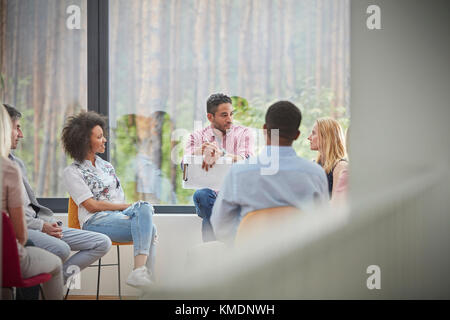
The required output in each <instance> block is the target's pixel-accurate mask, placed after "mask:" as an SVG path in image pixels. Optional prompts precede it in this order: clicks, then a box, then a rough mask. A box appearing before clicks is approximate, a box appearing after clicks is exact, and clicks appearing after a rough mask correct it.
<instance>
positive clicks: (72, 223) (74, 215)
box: [65, 197, 133, 300]
mask: <svg viewBox="0 0 450 320" xmlns="http://www.w3.org/2000/svg"><path fill="white" fill-rule="evenodd" d="M68 211H69V212H68V222H69V223H68V225H69V228H75V229H80V221H79V220H78V206H77V204H76V203H75V201H73V199H72V197H70V198H69V210H68ZM112 244H113V246H117V263H112V264H102V259H101V258H100V259H98V264H96V265H91V266H90V267H98V277H97V300H98V295H99V291H100V270H101V267H109V266H117V279H118V285H119V299H120V300H122V294H121V290H120V249H119V247H120V246H124V245H132V244H133V242H114V241H113V242H112ZM69 290H70V289H69V288H68V289H67V293H66V297H65V298H67V295H68V294H69Z"/></svg>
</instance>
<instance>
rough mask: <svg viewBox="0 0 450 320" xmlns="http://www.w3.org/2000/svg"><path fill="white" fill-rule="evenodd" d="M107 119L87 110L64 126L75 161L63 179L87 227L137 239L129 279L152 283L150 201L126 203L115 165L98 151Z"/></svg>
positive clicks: (102, 148) (118, 237) (153, 232)
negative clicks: (104, 158)
mask: <svg viewBox="0 0 450 320" xmlns="http://www.w3.org/2000/svg"><path fill="white" fill-rule="evenodd" d="M105 130H106V118H104V117H103V116H101V115H100V114H98V113H96V112H93V111H89V112H84V111H83V112H81V113H79V114H78V115H75V116H71V117H69V118H68V120H67V122H66V124H65V126H64V128H63V131H62V137H61V140H62V144H63V147H64V150H65V151H66V153H67V154H69V155H70V156H71V157H72V158H73V159H74V162H73V163H72V164H71V165H69V166H68V167H67V168H65V169H64V174H63V179H64V184H65V186H66V188H67V191H68V192H69V194H70V196H71V197H72V199H73V200H74V201H75V203H76V204H77V205H78V219H79V221H80V226H81V228H82V229H83V230H89V231H94V232H99V233H103V234H106V235H107V236H109V237H110V238H111V240H112V241H115V242H129V241H133V244H134V270H133V271H132V272H131V273H130V275H129V276H128V279H127V284H128V285H130V286H133V287H141V286H147V285H150V284H151V283H152V279H153V268H154V257H155V248H154V242H155V237H156V228H155V226H154V225H153V222H152V215H153V207H152V205H151V204H149V203H148V202H143V201H138V202H136V203H133V204H129V203H126V202H125V195H124V192H123V189H122V186H121V185H120V181H119V178H118V177H117V176H116V173H115V170H114V167H113V166H112V165H111V164H110V163H109V162H107V161H105V160H103V159H102V158H100V157H99V156H98V155H97V154H98V153H104V152H105V143H106V138H105V136H104V132H105Z"/></svg>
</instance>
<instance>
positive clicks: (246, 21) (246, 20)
mask: <svg viewBox="0 0 450 320" xmlns="http://www.w3.org/2000/svg"><path fill="white" fill-rule="evenodd" d="M243 6H244V8H243V10H244V15H243V18H242V20H241V28H240V36H239V61H238V70H239V71H238V75H239V79H238V94H239V96H241V97H243V98H245V99H248V98H249V94H250V91H249V82H250V81H251V78H250V76H251V75H250V70H249V69H250V59H251V57H250V55H249V52H251V51H250V50H249V46H250V45H251V43H252V42H251V23H252V8H253V3H252V2H250V1H246V2H243ZM250 49H251V48H250Z"/></svg>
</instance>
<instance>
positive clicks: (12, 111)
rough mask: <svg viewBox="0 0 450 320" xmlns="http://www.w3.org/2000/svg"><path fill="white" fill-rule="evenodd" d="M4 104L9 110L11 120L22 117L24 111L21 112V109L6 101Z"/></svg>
mask: <svg viewBox="0 0 450 320" xmlns="http://www.w3.org/2000/svg"><path fill="white" fill-rule="evenodd" d="M3 106H4V107H5V109H6V111H8V114H9V116H10V118H11V121H16V120H17V119H19V118H21V117H22V113H20V111H19V110H17V109H16V108H14V107H13V106H12V105H9V104H7V103H4V104H3Z"/></svg>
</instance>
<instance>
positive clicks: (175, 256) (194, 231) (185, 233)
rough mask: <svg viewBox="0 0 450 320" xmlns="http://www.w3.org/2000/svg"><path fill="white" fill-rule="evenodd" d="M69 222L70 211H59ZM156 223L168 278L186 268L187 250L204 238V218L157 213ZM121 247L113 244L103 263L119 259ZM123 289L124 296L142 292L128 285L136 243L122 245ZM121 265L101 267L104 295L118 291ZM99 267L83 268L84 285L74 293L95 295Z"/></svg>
mask: <svg viewBox="0 0 450 320" xmlns="http://www.w3.org/2000/svg"><path fill="white" fill-rule="evenodd" d="M57 216H58V218H59V219H60V220H61V221H63V223H64V225H67V215H65V214H60V215H57ZM154 223H155V225H156V226H157V228H158V236H159V242H158V244H157V255H156V266H155V269H156V272H155V273H156V276H157V280H158V281H161V282H165V281H167V280H168V278H169V277H170V276H171V275H172V274H173V273H180V272H182V271H183V269H184V267H185V263H186V254H187V252H188V250H189V249H190V248H192V247H193V246H195V245H197V244H199V243H201V242H202V240H201V220H200V218H199V217H198V216H197V215H194V214H156V215H155V216H154ZM116 252H117V250H116V247H115V246H113V247H112V248H111V250H110V251H109V253H108V254H107V255H106V256H105V257H104V258H103V259H102V263H116V261H117V260H116V259H117V254H116ZM120 261H121V280H122V281H121V290H122V295H123V296H134V297H137V296H138V295H139V290H137V289H134V288H132V287H130V286H128V285H126V283H125V281H126V279H127V276H128V274H129V273H130V272H131V271H132V267H133V246H121V247H120ZM117 282H118V281H117V267H103V268H102V270H101V283H100V295H118V285H117ZM96 288H97V268H92V267H90V268H86V269H85V270H83V271H82V272H81V289H80V290H77V289H73V290H71V292H70V294H71V295H95V294H96V290H97V289H96Z"/></svg>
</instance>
